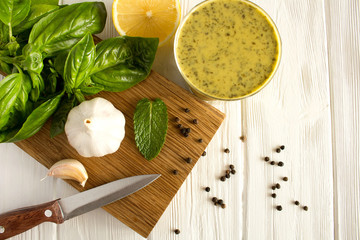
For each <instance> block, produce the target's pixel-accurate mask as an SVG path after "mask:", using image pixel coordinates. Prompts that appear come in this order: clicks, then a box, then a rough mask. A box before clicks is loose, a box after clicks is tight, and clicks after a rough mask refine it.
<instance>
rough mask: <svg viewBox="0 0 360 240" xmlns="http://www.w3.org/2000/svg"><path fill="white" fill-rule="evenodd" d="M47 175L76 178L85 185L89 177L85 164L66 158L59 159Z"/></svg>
mask: <svg viewBox="0 0 360 240" xmlns="http://www.w3.org/2000/svg"><path fill="white" fill-rule="evenodd" d="M47 176H53V177H56V178H61V179H71V180H75V181H78V182H79V183H80V184H81V186H83V187H84V186H85V183H86V181H87V179H88V175H87V172H86V169H85V167H84V165H82V164H81V162H79V161H78V160H75V159H64V160H61V161H58V162H57V163H55V164H54V165H53V166H52V167H51V168H50V169H49V172H48V174H47Z"/></svg>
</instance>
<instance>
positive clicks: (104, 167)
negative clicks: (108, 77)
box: [16, 72, 225, 238]
mask: <svg viewBox="0 0 360 240" xmlns="http://www.w3.org/2000/svg"><path fill="white" fill-rule="evenodd" d="M96 96H98V97H103V98H106V99H107V100H109V101H111V102H112V103H113V104H114V106H115V107H116V108H117V109H119V110H120V111H122V112H123V113H124V115H125V119H126V126H125V132H126V134H125V138H124V140H123V142H122V143H121V146H120V149H119V150H118V151H117V152H115V153H113V154H111V155H107V156H104V157H100V158H84V157H81V156H80V155H79V154H77V152H76V151H75V150H74V149H73V148H72V147H71V146H70V145H69V143H68V141H67V138H66V135H65V134H61V135H59V136H57V137H55V138H54V139H51V138H50V133H49V132H50V122H49V121H48V122H47V123H46V124H45V125H44V127H43V128H42V129H41V130H40V131H39V132H38V133H37V134H35V135H34V136H33V137H31V138H28V139H26V140H23V141H21V142H17V143H16V145H17V146H19V147H20V148H21V149H23V150H24V151H25V152H27V153H28V154H30V155H31V156H32V157H33V158H35V159H36V160H37V161H39V162H40V163H41V164H43V165H44V166H46V167H47V168H50V167H51V166H52V165H53V164H54V163H55V162H57V161H59V160H61V159H65V158H74V159H77V160H79V161H80V162H82V163H83V164H84V166H85V168H86V169H87V172H88V175H89V179H88V181H87V183H86V186H85V188H82V187H81V186H80V185H79V184H77V183H76V182H73V181H67V182H68V183H69V184H71V185H72V186H73V187H75V188H76V189H77V190H79V191H83V190H86V189H90V188H93V187H96V186H99V185H102V184H105V183H108V182H111V181H114V180H117V179H120V178H125V177H130V176H135V175H142V174H161V177H160V178H159V179H157V180H156V181H155V182H153V183H152V184H150V185H149V186H147V187H145V188H143V189H142V190H140V191H138V192H136V193H134V194H132V195H130V196H128V197H126V198H124V199H121V200H119V201H117V202H115V203H112V204H110V205H107V206H106V207H104V209H105V210H106V211H108V212H109V213H110V214H112V215H113V216H114V217H116V218H117V219H119V220H120V221H122V222H123V223H124V224H126V225H127V226H129V227H130V228H132V229H133V230H135V231H136V232H138V233H139V234H140V235H142V236H143V237H145V238H146V237H147V236H148V235H149V234H150V232H151V231H152V229H153V228H154V226H155V225H156V223H157V221H158V220H159V218H160V217H161V215H162V214H163V212H164V211H165V209H166V208H167V206H168V205H169V203H170V202H171V200H172V198H173V197H174V196H175V194H176V192H177V191H178V190H179V188H180V187H181V185H182V183H183V182H184V180H185V179H186V177H187V176H188V175H189V173H190V172H191V169H192V168H193V167H194V165H195V164H196V162H197V161H198V159H199V158H200V157H201V154H202V153H203V152H204V150H205V148H206V146H207V145H208V143H209V142H210V140H211V138H212V137H213V136H214V134H215V133H216V131H217V130H218V128H219V127H220V125H221V123H222V121H223V120H224V117H225V115H224V114H223V113H221V112H220V111H218V110H217V109H215V108H214V107H212V106H211V105H209V104H208V103H206V102H204V101H202V100H200V99H198V98H197V97H195V96H194V95H192V94H191V93H189V92H187V91H186V90H184V89H183V88H181V87H179V86H177V85H176V84H174V83H173V82H171V81H169V80H167V79H165V78H164V77H162V76H160V75H159V74H157V73H155V72H152V73H151V74H150V76H149V77H148V78H147V79H146V80H144V81H143V82H141V83H140V84H138V85H136V86H135V87H133V88H130V89H128V90H126V91H124V92H121V93H111V92H101V93H100V94H97V95H96ZM142 98H149V99H152V100H153V99H155V98H161V99H162V100H163V101H164V102H165V104H166V106H167V108H168V117H169V126H168V134H167V137H166V141H165V145H164V147H163V149H162V150H161V152H160V154H159V155H158V157H156V158H155V159H153V160H152V161H147V160H146V159H145V158H144V157H143V156H142V155H141V154H140V153H139V151H138V149H137V147H136V145H135V140H134V130H133V120H132V118H133V114H134V110H135V106H136V104H137V102H138V101H139V100H140V99H142ZM184 108H189V109H190V112H189V113H186V112H185V111H184ZM175 117H178V118H180V119H181V121H180V124H182V125H183V126H186V127H190V128H191V133H190V135H189V137H187V138H185V137H184V136H183V135H182V134H181V133H180V129H179V128H177V125H178V124H179V123H177V122H175V121H174V119H175ZM193 119H198V122H199V123H198V124H194V123H193V122H192V121H193ZM200 138H201V139H203V142H202V143H200V142H198V139H200ZM188 157H190V158H192V162H191V163H190V164H189V163H187V162H186V161H185V159H186V158H188ZM173 170H178V174H177V175H174V174H173Z"/></svg>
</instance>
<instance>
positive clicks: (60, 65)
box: [0, 0, 159, 142]
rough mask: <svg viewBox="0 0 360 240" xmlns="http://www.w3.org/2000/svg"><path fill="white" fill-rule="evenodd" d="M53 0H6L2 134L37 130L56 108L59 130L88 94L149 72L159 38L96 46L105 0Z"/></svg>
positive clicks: (11, 137) (9, 136) (12, 136)
mask: <svg viewBox="0 0 360 240" xmlns="http://www.w3.org/2000/svg"><path fill="white" fill-rule="evenodd" d="M54 1H55V0H33V1H32V2H30V0H1V1H0V20H1V21H0V71H1V72H3V73H5V74H8V76H7V77H6V78H5V79H3V80H2V81H1V82H0V142H15V141H20V140H22V139H25V138H28V137H30V136H32V135H34V134H35V133H36V132H38V131H39V130H40V129H41V127H42V126H43V125H44V123H45V122H46V121H47V119H48V118H49V117H50V116H53V119H52V125H51V137H54V136H56V135H57V134H60V133H62V132H63V129H64V125H65V122H66V119H67V115H68V113H69V111H70V110H71V109H72V108H73V107H74V106H76V105H78V104H79V103H80V102H82V101H84V100H85V96H86V95H93V94H96V93H98V92H100V91H102V90H105V91H116V92H118V91H123V90H126V89H128V88H130V87H132V86H134V85H135V84H137V83H139V82H140V81H142V80H144V79H145V78H146V77H147V76H148V75H149V73H150V70H151V66H152V63H153V61H154V58H155V53H156V50H157V46H158V42H159V41H158V39H156V38H140V37H126V36H125V37H116V38H111V39H107V40H105V41H103V42H101V43H99V44H98V45H97V46H95V44H94V41H93V37H92V34H94V33H99V32H101V31H102V30H103V28H104V26H105V21H106V10H105V6H104V4H103V3H101V2H84V3H76V4H72V5H67V6H58V5H56V4H53V3H54ZM15 3H16V4H15Z"/></svg>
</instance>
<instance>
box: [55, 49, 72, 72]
mask: <svg viewBox="0 0 360 240" xmlns="http://www.w3.org/2000/svg"><path fill="white" fill-rule="evenodd" d="M68 54H69V52H68V51H62V52H61V53H59V54H58V55H57V56H56V57H55V60H54V67H55V70H56V72H58V73H59V74H60V75H61V76H62V77H64V67H65V62H66V58H67V56H68Z"/></svg>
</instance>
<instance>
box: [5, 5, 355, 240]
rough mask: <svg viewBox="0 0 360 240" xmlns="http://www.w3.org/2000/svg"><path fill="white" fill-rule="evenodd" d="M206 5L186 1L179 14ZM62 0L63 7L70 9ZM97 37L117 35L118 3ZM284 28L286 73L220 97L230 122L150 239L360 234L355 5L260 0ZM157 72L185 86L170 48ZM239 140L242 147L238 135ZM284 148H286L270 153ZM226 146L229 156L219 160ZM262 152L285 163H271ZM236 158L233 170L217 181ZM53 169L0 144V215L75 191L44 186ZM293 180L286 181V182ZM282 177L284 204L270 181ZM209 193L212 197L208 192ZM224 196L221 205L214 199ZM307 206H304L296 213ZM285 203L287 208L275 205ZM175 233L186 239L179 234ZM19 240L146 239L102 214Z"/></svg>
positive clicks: (52, 183) (53, 183) (51, 182)
mask: <svg viewBox="0 0 360 240" xmlns="http://www.w3.org/2000/svg"><path fill="white" fill-rule="evenodd" d="M200 1H201V0H181V7H182V14H183V15H184V14H185V13H186V12H188V11H189V10H190V9H191V8H192V7H193V6H194V5H195V4H197V3H198V2H200ZM70 2H72V1H71V0H66V1H64V3H70ZM104 2H105V3H106V5H107V10H108V14H109V16H108V20H107V21H108V22H107V26H106V29H105V31H104V32H103V33H102V34H100V37H102V38H108V37H112V36H116V35H117V33H116V31H115V29H114V27H113V25H112V20H111V3H112V0H105V1H104ZM254 2H255V3H257V4H258V5H260V6H261V7H263V8H264V9H265V10H266V11H267V12H268V13H269V14H270V16H271V17H272V18H273V20H274V21H275V23H276V24H277V26H278V28H279V31H280V35H281V39H282V46H283V55H282V60H281V64H280V68H279V69H278V72H277V74H276V76H275V78H274V79H273V81H272V82H271V83H270V84H269V85H268V86H267V87H266V88H265V89H264V90H263V91H261V92H260V93H259V94H257V95H255V96H253V97H251V98H249V99H246V100H243V101H238V102H226V103H225V102H213V103H212V104H213V105H214V106H215V107H217V108H219V109H220V110H222V111H223V112H225V113H226V115H227V118H226V120H225V122H224V124H223V125H222V127H221V128H220V130H219V131H218V133H217V134H216V136H215V137H214V139H213V140H212V142H211V143H210V145H209V146H208V149H207V153H208V154H207V156H206V157H205V158H203V159H201V161H199V162H198V164H197V165H196V166H195V168H194V170H193V171H192V173H191V174H190V176H189V177H188V178H187V180H186V181H185V183H184V185H183V186H182V187H181V189H180V190H179V192H178V193H177V195H176V196H175V198H174V199H173V201H172V202H171V204H170V205H169V207H168V208H167V210H166V211H165V213H164V214H163V216H162V217H161V219H160V221H159V222H158V224H157V225H156V227H155V228H154V230H153V232H152V233H151V235H150V236H149V238H148V239H154V240H163V239H186V240H189V239H194V240H205V239H206V240H212V239H224V240H232V239H241V238H242V239H251V240H252V239H286V240H288V239H305V240H308V239H351V240H353V239H360V230H359V228H360V227H359V226H360V183H359V182H360V160H359V157H360V150H359V149H360V124H359V123H360V109H359V108H360V103H359V101H360V36H359V34H360V4H359V0H254ZM154 69H155V70H156V71H158V72H159V73H161V74H162V75H164V76H166V77H167V78H169V79H171V80H173V81H175V82H177V83H179V84H180V85H182V86H184V82H183V80H182V78H181V76H180V74H179V73H178V71H177V69H176V66H175V63H174V59H173V52H172V45H171V44H168V45H166V46H164V47H163V48H161V49H159V51H158V55H157V59H156V62H155V64H154ZM241 135H244V136H246V137H247V140H246V141H245V142H244V143H243V142H241V141H240V140H239V137H240V136H241ZM280 144H284V145H285V146H286V149H285V150H284V151H283V152H282V153H276V152H274V148H276V147H277V146H278V145H280ZM226 147H228V148H229V149H230V151H231V152H230V154H224V153H223V149H224V148H226ZM264 156H269V157H270V158H271V159H274V160H275V161H283V162H284V163H285V166H284V167H282V168H280V167H273V166H271V165H270V164H268V163H265V162H264V160H263V158H264ZM230 163H233V164H234V165H235V166H236V170H237V174H236V175H235V176H233V177H231V179H230V181H227V182H226V183H223V182H220V181H219V180H218V177H219V176H220V175H221V174H223V172H224V170H225V169H226V166H227V165H228V164H230ZM46 171H47V169H46V168H45V167H43V166H42V165H40V164H39V163H38V162H36V161H35V160H34V159H32V158H31V157H30V156H28V155H27V154H26V153H24V152H23V151H22V150H20V149H19V148H17V147H16V146H15V145H14V144H0V213H3V212H5V211H7V210H11V209H13V208H18V207H22V206H27V205H32V204H38V203H42V202H45V201H49V200H52V199H56V198H58V197H66V196H69V195H71V194H74V193H75V192H76V191H75V190H74V189H72V188H71V187H70V186H68V185H67V184H66V183H65V182H63V181H62V180H55V179H51V178H49V179H47V180H46V181H42V182H40V179H41V178H42V177H43V176H45V174H46ZM284 176H287V177H288V178H289V181H288V182H283V181H282V180H281V178H282V177H284ZM276 182H279V183H280V184H281V189H279V190H277V191H276V193H277V195H278V196H277V198H276V199H273V198H271V197H270V194H271V192H272V190H271V188H270V187H271V186H272V185H273V184H274V183H276ZM204 186H210V187H211V192H210V194H208V193H206V192H204V191H203V190H202V187H204ZM212 196H217V197H221V198H223V199H224V200H225V202H226V204H227V208H226V209H221V208H218V207H214V206H213V204H212V203H211V201H210V200H209V198H210V197H212ZM294 200H298V201H300V205H303V204H305V205H307V206H308V207H309V211H307V212H306V211H304V210H302V208H301V207H298V206H295V205H294V203H293V201H294ZM278 204H281V205H282V207H283V210H282V211H281V212H279V211H277V210H276V209H275V206H276V205H278ZM175 228H179V229H180V230H181V233H180V235H175V234H174V233H173V230H174V229H175ZM13 239H28V240H35V239H44V240H50V239H64V240H73V239H74V240H78V239H94V240H103V239H113V240H115V239H124V240H128V239H129V240H133V239H142V237H141V236H140V235H138V234H136V233H135V232H134V231H132V230H131V229H129V228H128V227H126V226H125V225H124V224H122V223H121V222H119V221H118V220H116V219H115V218H114V217H112V216H111V215H110V214H108V213H106V212H105V211H104V210H102V209H98V210H95V211H93V212H90V213H87V214H85V215H83V216H80V217H77V218H75V219H72V220H70V221H68V222H65V223H64V224H62V225H59V226H57V225H55V224H52V223H45V224H42V225H40V226H39V227H36V228H34V229H32V230H30V231H28V232H26V233H24V234H21V235H19V236H16V237H14V238H13Z"/></svg>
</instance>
